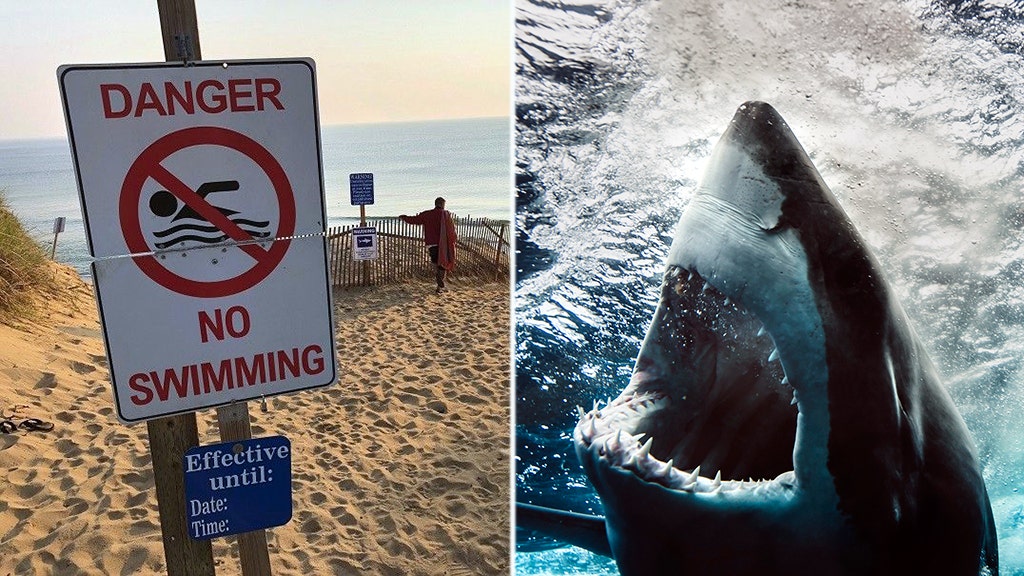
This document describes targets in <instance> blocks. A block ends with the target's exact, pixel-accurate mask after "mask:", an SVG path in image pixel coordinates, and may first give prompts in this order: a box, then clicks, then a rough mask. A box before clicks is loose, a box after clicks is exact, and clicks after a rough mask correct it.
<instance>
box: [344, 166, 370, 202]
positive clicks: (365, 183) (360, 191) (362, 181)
mask: <svg viewBox="0 0 1024 576" xmlns="http://www.w3.org/2000/svg"><path fill="white" fill-rule="evenodd" d="M348 190H349V194H350V195H351V196H352V205H353V206H361V205H363V204H373V173H372V172H359V173H355V174H349V175H348Z"/></svg>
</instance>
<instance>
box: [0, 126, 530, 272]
mask: <svg viewBox="0 0 1024 576" xmlns="http://www.w3.org/2000/svg"><path fill="white" fill-rule="evenodd" d="M0 137H2V135H0ZM509 140H510V135H509V120H508V119H507V118H474V119H460V120H437V121H426V122H396V123H386V124H354V125H338V126H324V127H323V128H322V129H321V141H322V152H323V170H324V190H325V196H326V204H327V225H328V226H337V225H340V224H348V223H353V222H358V220H359V207H358V206H353V205H352V204H351V202H350V197H349V174H351V173H355V172H371V173H373V178H374V203H373V204H372V205H368V206H366V215H367V216H368V217H377V216H397V215H399V214H416V213H417V212H420V211H422V210H426V209H429V208H432V207H433V202H434V198H435V197H437V196H443V197H445V198H446V199H447V208H448V209H449V210H451V211H452V212H453V213H455V214H456V215H458V216H463V217H487V218H491V219H495V220H505V221H508V220H510V219H511V197H510V180H509V174H510V156H509ZM0 195H2V196H3V198H4V200H5V202H6V204H7V206H8V207H9V208H10V209H11V210H13V211H14V213H15V214H16V215H17V216H18V218H19V219H20V220H21V222H22V224H23V225H24V226H25V228H26V229H27V230H28V232H29V233H30V234H31V235H32V236H33V237H34V238H36V239H37V240H38V241H39V242H40V244H43V245H44V246H45V247H46V250H47V252H49V250H50V248H51V246H52V242H53V222H54V219H56V218H58V217H61V216H63V217H65V218H66V219H67V221H66V228H65V231H64V232H63V233H61V234H60V235H59V237H58V240H57V250H56V256H55V259H56V260H57V261H58V262H64V263H67V264H70V265H71V266H73V267H75V269H77V270H78V272H79V274H81V275H82V276H83V277H84V278H87V279H88V278H89V276H90V271H89V261H90V258H89V253H88V248H87V245H86V240H85V228H84V225H83V223H82V212H81V207H80V205H79V196H78V188H77V184H76V180H75V171H74V165H73V164H72V160H71V150H70V147H69V146H68V143H67V141H66V140H65V139H62V138H58V139H43V140H0Z"/></svg>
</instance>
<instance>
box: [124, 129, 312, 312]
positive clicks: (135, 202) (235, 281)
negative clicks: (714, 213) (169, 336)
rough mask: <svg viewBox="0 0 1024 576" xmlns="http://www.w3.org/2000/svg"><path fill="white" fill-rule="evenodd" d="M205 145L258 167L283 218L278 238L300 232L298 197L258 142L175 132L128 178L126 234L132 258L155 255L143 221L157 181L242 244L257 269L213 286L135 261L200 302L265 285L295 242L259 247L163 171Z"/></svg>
mask: <svg viewBox="0 0 1024 576" xmlns="http://www.w3.org/2000/svg"><path fill="white" fill-rule="evenodd" d="M202 145H213V146H223V147H225V148H230V149H232V150H235V151H237V152H239V153H241V154H243V155H245V156H246V157H248V158H249V159H250V160H252V161H253V162H255V163H256V165H257V166H259V167H260V168H261V169H262V170H263V172H264V173H265V174H266V175H267V177H268V178H269V179H270V183H271V185H272V186H273V188H274V193H275V194H276V196H277V204H278V208H279V209H280V213H281V217H280V219H279V221H278V225H277V233H276V234H275V235H274V237H275V238H287V237H289V236H291V235H292V234H293V233H294V232H295V196H294V194H293V193H292V187H291V183H289V181H288V176H287V174H285V172H284V169H283V168H281V164H280V163H278V161H277V159H275V158H274V156H273V155H272V154H271V153H270V152H268V151H267V149H266V148H264V147H263V146H261V145H260V144H259V143H258V142H256V141H255V140H253V139H252V138H249V137H248V136H245V135H244V134H240V133H238V132H235V131H234V130H228V129H227V128H220V127H217V126H198V127H194V128H185V129H183V130H178V131H176V132H171V133H170V134H168V135H166V136H164V137H162V138H160V139H159V140H157V141H156V142H153V143H152V144H150V145H149V147H147V148H146V149H145V150H143V151H142V154H140V155H139V157H138V158H136V160H135V162H133V163H132V165H131V168H129V169H128V174H127V176H125V178H124V183H123V184H122V185H121V199H120V203H119V214H120V220H121V231H122V232H123V233H124V239H125V243H126V244H127V245H128V249H129V250H130V251H131V253H133V254H138V253H142V252H152V248H150V246H149V244H148V243H147V242H146V239H145V237H144V236H143V234H142V225H141V223H140V220H139V206H140V201H141V199H142V186H143V184H145V182H146V180H148V179H150V178H152V179H153V180H156V182H157V183H159V184H160V185H161V186H163V187H164V188H165V189H166V190H167V191H168V192H170V193H171V194H173V195H174V196H175V197H176V198H177V199H178V200H181V201H182V202H184V203H185V204H187V205H188V206H189V207H190V208H191V209H193V210H195V211H196V212H197V213H199V215H201V216H202V217H203V218H205V219H206V220H208V221H209V222H210V223H211V224H212V225H214V226H216V227H217V228H219V229H220V230H221V231H222V232H224V234H226V235H227V236H228V237H229V238H231V239H232V240H234V241H236V242H239V243H240V244H239V245H237V247H238V248H239V249H241V250H243V251H244V252H245V253H246V254H248V255H249V256H251V257H252V259H253V260H254V261H255V264H254V265H253V266H252V267H251V268H249V269H248V270H246V271H245V272H243V273H241V274H239V275H238V276H233V277H231V278H226V279H224V280H217V281H212V282H203V281H199V280H193V279H190V278H185V277H184V276H180V275H178V274H176V273H174V272H171V271H170V270H168V269H167V268H166V267H164V266H163V265H162V264H161V263H160V261H159V260H157V258H156V257H154V256H152V255H145V256H132V260H134V261H135V264H136V265H138V267H139V268H140V269H141V270H142V271H143V272H144V273H145V274H146V276H149V277H150V278H152V279H153V280H154V281H156V282H157V283H158V284H160V285H161V286H163V287H165V288H167V289H169V290H173V291H174V292H177V293H179V294H184V295H186V296H195V297H197V298H218V297H221V296H230V295H232V294H237V293H239V292H242V291H245V290H248V289H249V288H252V287H253V286H255V285H256V284H259V283H260V281H262V280H263V279H264V278H266V277H267V276H268V275H270V273H271V272H273V271H274V269H275V268H276V267H277V265H278V264H280V263H281V260H282V259H283V258H284V254H285V252H287V251H288V246H289V245H290V244H291V242H290V241H289V240H273V241H272V244H271V245H270V248H269V249H265V248H263V247H262V246H260V245H259V244H257V243H256V242H255V239H254V238H253V237H252V235H250V234H249V233H248V232H246V231H244V230H242V229H241V228H240V227H239V226H238V225H237V224H235V223H234V222H232V221H231V220H229V219H228V217H227V216H225V215H224V214H222V213H221V212H220V211H219V210H218V209H217V208H216V207H215V206H213V205H212V204H210V203H209V202H208V201H207V200H206V199H205V198H203V197H201V196H199V195H198V194H196V192H195V190H192V189H191V188H190V187H189V186H188V185H187V184H185V183H184V182H182V181H181V180H180V179H179V178H178V177H177V176H175V175H174V174H172V173H171V172H170V171H169V170H167V169H166V168H164V167H163V166H162V165H161V162H163V161H164V160H166V159H167V158H168V157H169V156H170V155H172V154H174V153H175V152H178V151H179V150H183V149H185V148H188V147H190V146H202Z"/></svg>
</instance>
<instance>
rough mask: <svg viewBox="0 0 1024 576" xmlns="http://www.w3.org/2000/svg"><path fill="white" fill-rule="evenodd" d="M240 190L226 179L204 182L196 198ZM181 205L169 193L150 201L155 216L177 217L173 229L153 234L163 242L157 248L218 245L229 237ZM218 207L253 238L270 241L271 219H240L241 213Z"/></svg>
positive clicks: (160, 194)
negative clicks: (189, 244)
mask: <svg viewBox="0 0 1024 576" xmlns="http://www.w3.org/2000/svg"><path fill="white" fill-rule="evenodd" d="M236 190H238V181H237V180H222V181H217V182H206V183H204V184H203V185H202V186H200V187H199V188H198V189H196V195H197V196H199V197H200V198H203V199H206V197H207V196H208V195H209V194H213V193H215V192H234V191H236ZM180 204H181V206H179V202H178V198H177V197H176V196H175V195H174V194H171V193H170V192H168V191H167V190H159V191H157V192H156V193H154V194H153V196H152V197H151V198H150V199H149V210H150V211H151V212H152V213H153V214H154V215H156V216H159V217H161V218H166V217H168V216H171V215H173V216H174V218H172V219H171V222H170V226H169V227H167V228H166V229H164V230H159V231H156V232H153V236H156V237H157V238H158V239H161V240H162V241H160V242H155V243H154V246H156V248H157V249H159V250H163V249H165V248H170V247H172V246H175V245H177V244H181V243H183V242H189V241H192V242H199V243H201V244H216V243H217V242H223V241H225V240H227V239H228V238H229V237H228V235H227V234H226V233H225V232H224V231H223V230H221V229H220V228H218V227H216V226H214V225H213V224H211V223H210V221H209V220H207V219H206V218H203V217H202V216H201V215H200V214H199V213H198V212H196V211H195V210H194V209H193V208H191V207H190V206H189V205H188V204H185V203H183V202H182V203H180ZM214 208H216V209H217V210H218V211H219V212H220V213H221V214H223V215H224V216H226V217H227V218H228V220H231V221H232V222H233V223H234V224H235V225H236V226H238V227H239V228H241V229H242V230H243V231H244V232H245V233H246V234H248V235H250V236H252V237H253V238H257V239H258V238H267V237H269V236H270V221H269V220H263V221H258V220H249V219H246V218H242V217H240V216H238V211H237V210H230V209H228V208H221V207H219V206H214Z"/></svg>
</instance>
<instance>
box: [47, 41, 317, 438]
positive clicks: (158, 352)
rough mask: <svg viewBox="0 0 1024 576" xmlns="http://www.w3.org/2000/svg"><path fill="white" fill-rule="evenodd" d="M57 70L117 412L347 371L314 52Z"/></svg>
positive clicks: (171, 407)
mask: <svg viewBox="0 0 1024 576" xmlns="http://www.w3.org/2000/svg"><path fill="white" fill-rule="evenodd" d="M58 80H59V82H60V88H61V95H62V97H63V101H64V108H65V116H66V119H67V124H68V134H69V137H70V141H71V147H72V153H73V157H74V161H75V169H76V172H77V176H78V183H79V192H80V199H81V202H82V211H83V216H84V220H85V226H86V234H87V239H88V242H89V250H90V253H91V254H92V255H93V256H94V257H95V258H96V261H95V262H94V263H93V277H94V281H95V287H96V292H97V298H98V300H99V303H100V315H101V320H102V323H103V328H104V336H105V339H106V343H107V354H108V357H109V362H110V370H111V379H112V380H113V384H114V395H115V400H116V402H117V407H118V414H119V416H120V417H121V418H122V419H123V420H125V421H128V422H134V421H139V420H145V419H149V418H154V417H158V416H166V415H170V414H176V413H181V412H188V411H192V410H196V409H199V408H208V407H213V406H220V405H223V404H227V403H230V402H234V401H239V400H247V399H251V398H257V397H260V396H270V395H274V394H281V393H285V392H293V391H297V390H304V389H308V388H312V387H317V386H325V385H328V384H330V383H332V382H333V381H334V380H335V377H336V369H335V362H334V358H335V353H334V350H335V346H334V337H333V322H332V320H331V316H332V312H331V298H330V286H329V281H328V274H327V245H326V238H325V236H324V235H323V232H324V225H325V222H326V214H325V208H324V198H323V181H322V174H323V167H322V161H321V156H320V146H319V121H318V118H317V105H316V83H315V67H314V64H313V62H312V60H308V59H296V60H274V61H266V60H258V61H229V62H197V63H195V64H194V65H189V66H187V67H186V66H181V65H180V64H174V63H159V64H128V65H99V66H62V67H61V68H60V69H58Z"/></svg>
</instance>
